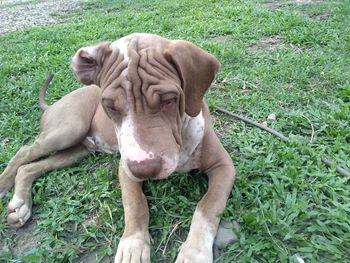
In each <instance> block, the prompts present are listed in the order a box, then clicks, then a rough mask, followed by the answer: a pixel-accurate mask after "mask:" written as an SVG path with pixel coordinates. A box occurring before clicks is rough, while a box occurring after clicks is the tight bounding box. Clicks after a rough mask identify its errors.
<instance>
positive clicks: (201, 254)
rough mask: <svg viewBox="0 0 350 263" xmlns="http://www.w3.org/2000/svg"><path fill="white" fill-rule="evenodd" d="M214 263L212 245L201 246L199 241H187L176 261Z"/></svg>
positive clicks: (181, 262) (177, 262)
mask: <svg viewBox="0 0 350 263" xmlns="http://www.w3.org/2000/svg"><path fill="white" fill-rule="evenodd" d="M184 262H186V263H187V262H191V263H212V262H213V249H212V247H211V246H202V247H201V246H200V244H199V242H196V243H193V242H189V241H186V242H185V243H183V244H182V246H181V248H180V252H179V255H178V256H177V259H176V262H175V263H184Z"/></svg>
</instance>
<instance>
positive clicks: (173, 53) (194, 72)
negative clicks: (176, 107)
mask: <svg viewBox="0 0 350 263" xmlns="http://www.w3.org/2000/svg"><path fill="white" fill-rule="evenodd" d="M164 56H165V58H166V59H167V60H168V61H169V62H170V63H172V64H173V65H175V67H176V70H177V71H178V73H179V75H180V78H181V86H182V89H183V90H184V93H185V112H186V113H187V114H188V115H190V116H192V117H194V116H197V115H198V114H199V112H200V111H201V108H202V101H203V96H204V94H205V92H206V91H207V89H208V88H209V86H210V84H211V83H212V81H213V80H214V78H215V74H216V73H217V72H218V70H219V68H220V63H219V61H218V60H217V59H216V58H215V57H214V56H213V55H211V54H209V53H207V52H205V51H204V50H202V49H200V48H199V47H197V46H195V45H193V44H192V43H189V42H186V41H182V40H175V41H172V42H171V44H169V46H168V47H167V48H166V49H165V50H164Z"/></svg>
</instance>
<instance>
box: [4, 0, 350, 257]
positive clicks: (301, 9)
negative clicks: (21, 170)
mask: <svg viewBox="0 0 350 263" xmlns="http://www.w3.org/2000/svg"><path fill="white" fill-rule="evenodd" d="M265 2H266V1H261V2H259V1H233V0H227V1H223V0H221V1H215V0H212V1H201V0H191V1H189V0H188V1H185V0H177V1H160V0H156V1H152V2H149V1H146V0H136V1H126V0H121V1H92V2H88V3H85V4H83V5H82V10H80V11H76V12H71V13H69V14H67V19H68V21H69V23H68V24H64V25H54V26H46V27H37V28H30V29H27V30H25V31H21V32H16V33H8V34H5V35H2V36H0V131H1V134H0V145H1V149H2V150H1V152H0V171H2V170H3V169H4V168H5V166H6V164H7V162H8V160H9V159H10V158H11V157H12V156H13V155H14V153H15V152H16V151H17V150H18V149H19V147H20V146H21V145H23V144H28V143H30V142H33V140H34V137H35V136H36V134H37V132H38V120H39V118H40V114H41V110H40V108H39V106H38V92H39V87H40V85H41V83H42V82H43V80H44V79H45V78H46V75H47V73H48V72H53V73H55V78H54V81H53V83H52V85H51V86H50V89H49V91H48V95H47V99H48V101H49V102H51V103H52V102H53V101H55V100H57V99H59V98H60V97H61V96H63V95H64V94H66V93H68V92H70V91H72V90H74V89H76V88H77V87H79V84H78V83H77V81H76V80H75V79H74V76H73V74H72V72H71V70H70V67H69V64H70V59H71V57H72V56H73V55H74V53H75V52H76V50H77V49H78V48H79V47H81V46H84V45H88V44H92V43H95V42H98V41H103V40H114V39H117V38H119V37H121V36H124V35H127V34H129V33H131V32H148V33H154V34H159V35H162V36H164V37H167V38H171V39H178V38H180V39H186V40H189V41H192V42H194V43H196V44H197V45H199V46H201V47H203V48H204V49H206V50H208V51H209V52H211V53H213V54H214V55H215V56H216V57H217V58H218V59H219V60H220V62H221V65H222V68H221V71H220V73H219V74H218V77H217V79H218V83H217V84H216V85H213V87H212V88H211V89H210V91H209V93H208V94H207V96H206V99H207V101H208V102H209V105H210V106H211V108H213V107H214V106H221V107H225V108H226V109H227V110H230V111H233V112H237V113H242V114H244V115H247V116H249V117H251V118H253V119H255V120H257V121H259V122H263V121H266V118H267V116H268V115H269V114H270V113H275V114H276V116H277V119H276V121H268V125H269V126H270V127H272V128H275V129H276V130H279V131H281V132H283V133H284V134H285V135H287V136H289V137H290V138H291V140H292V141H291V143H289V144H285V143H283V142H281V141H279V140H278V139H277V138H274V137H272V135H270V134H267V133H265V132H263V131H260V130H258V129H256V128H251V127H248V126H246V125H245V124H243V123H242V122H239V121H233V120H230V119H229V118H227V116H224V115H218V114H214V115H215V122H214V125H215V128H216V130H217V131H218V133H219V134H220V137H221V141H222V143H223V144H224V146H225V147H226V149H227V150H228V152H229V153H230V155H231V156H232V158H233V160H234V162H235V165H236V170H237V181H236V184H235V186H234V189H233V191H232V195H231V197H230V199H229V200H228V203H227V208H226V210H225V212H224V215H223V217H224V218H225V219H228V220H235V221H237V222H239V223H240V225H241V229H240V233H239V241H238V242H236V243H234V244H231V245H229V246H228V248H226V249H225V250H224V251H222V254H221V257H220V258H219V259H218V262H236V261H237V262H296V256H295V255H300V256H301V257H302V258H304V260H305V261H306V262H350V260H349V258H350V252H349V251H350V187H349V184H350V181H349V180H350V179H349V178H346V177H343V176H341V175H339V174H338V173H337V172H336V171H335V167H333V168H331V169H327V168H326V167H325V166H324V165H323V164H322V162H321V157H322V156H327V157H328V158H330V159H331V160H333V161H336V162H337V163H338V164H340V165H342V166H343V167H347V168H348V169H349V168H350V158H349V156H350V146H349V145H350V56H349V54H350V27H349V23H350V3H349V1H332V2H328V1H324V2H322V3H317V4H315V3H314V4H311V5H300V4H298V5H296V4H295V5H294V4H288V5H283V6H281V7H279V8H268V6H266V5H264V3H265ZM322 12H330V13H331V17H330V18H329V19H327V20H313V19H311V18H309V17H308V15H313V14H318V13H322ZM218 36H222V37H223V40H221V41H218V40H217V38H216V37H218ZM276 36H278V37H279V41H280V42H279V45H280V48H276V49H273V50H264V49H259V48H256V44H257V43H259V40H260V39H262V38H266V37H270V38H273V37H276ZM118 158H119V157H114V156H105V155H91V156H89V157H88V158H86V159H85V160H84V161H82V162H81V163H80V164H79V165H76V166H75V167H72V168H68V169H62V170H57V171H53V172H50V173H48V174H47V175H45V176H43V177H41V178H40V179H38V180H37V181H36V183H35V184H34V187H33V195H34V200H33V203H34V215H33V217H34V222H36V224H37V226H36V227H35V228H34V229H35V230H34V233H33V236H34V237H33V239H34V240H36V241H38V242H37V243H34V245H32V246H31V247H30V248H28V249H27V250H26V249H24V248H22V249H21V250H20V252H18V253H17V252H16V251H18V246H19V245H18V244H20V238H21V233H22V232H20V231H19V232H18V233H16V232H15V231H12V230H10V229H9V228H8V227H7V226H6V213H7V212H6V205H7V203H8V202H9V200H10V198H11V193H9V194H7V195H6V197H5V198H3V199H2V200H0V244H2V245H3V247H2V251H1V250H0V262H9V261H11V260H16V259H17V260H20V259H23V260H25V261H26V262H71V261H74V260H75V259H77V258H79V257H81V256H83V255H86V254H88V253H91V252H97V258H98V260H101V259H103V258H104V259H108V257H109V256H112V257H113V256H114V253H115V252H116V248H117V244H118V241H119V238H120V236H121V234H122V231H123V209H122V204H121V192H120V188H119V187H118V182H117V180H116V177H117V174H116V173H117V169H116V167H117V165H118ZM205 190H206V179H205V176H202V175H201V174H200V173H192V174H191V175H187V174H186V175H181V174H176V175H174V176H172V177H171V178H170V179H168V180H164V181H157V182H148V183H146V184H145V186H144V191H145V193H146V195H147V196H148V201H149V204H150V212H151V218H150V233H151V235H152V237H153V248H152V250H153V252H152V258H153V261H154V262H172V261H174V259H175V258H176V254H177V249H178V247H179V246H180V244H181V242H182V241H183V240H184V237H185V236H186V233H187V232H188V229H189V225H190V220H191V216H192V213H193V211H194V209H195V205H196V203H197V202H198V200H199V199H200V198H201V196H202V195H203V194H204V193H205ZM174 229H175V231H173V230H174ZM22 231H25V229H24V230H22ZM1 242H2V243H1ZM28 242H30V240H29V241H28ZM15 248H16V249H15ZM0 249H1V247H0ZM153 261H152V262H153ZM17 262H18V261H17Z"/></svg>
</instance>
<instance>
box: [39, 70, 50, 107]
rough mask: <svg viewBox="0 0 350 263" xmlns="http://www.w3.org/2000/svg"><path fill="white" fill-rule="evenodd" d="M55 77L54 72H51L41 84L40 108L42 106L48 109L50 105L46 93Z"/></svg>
mask: <svg viewBox="0 0 350 263" xmlns="http://www.w3.org/2000/svg"><path fill="white" fill-rule="evenodd" d="M52 78H53V74H52V73H50V74H49V75H48V76H47V79H46V80H45V82H44V83H43V85H42V86H41V89H40V93H39V105H40V108H42V109H43V110H46V109H47V108H48V107H49V106H50V105H49V104H47V102H46V101H45V94H46V91H47V88H48V87H49V84H50V82H51V80H52Z"/></svg>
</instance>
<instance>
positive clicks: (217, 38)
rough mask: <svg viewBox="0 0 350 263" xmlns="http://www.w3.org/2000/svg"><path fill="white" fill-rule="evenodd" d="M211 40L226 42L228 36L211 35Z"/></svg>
mask: <svg viewBox="0 0 350 263" xmlns="http://www.w3.org/2000/svg"><path fill="white" fill-rule="evenodd" d="M211 40H213V41H215V42H219V43H224V42H227V41H228V40H229V37H228V36H226V35H220V36H215V37H212V38H211Z"/></svg>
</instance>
